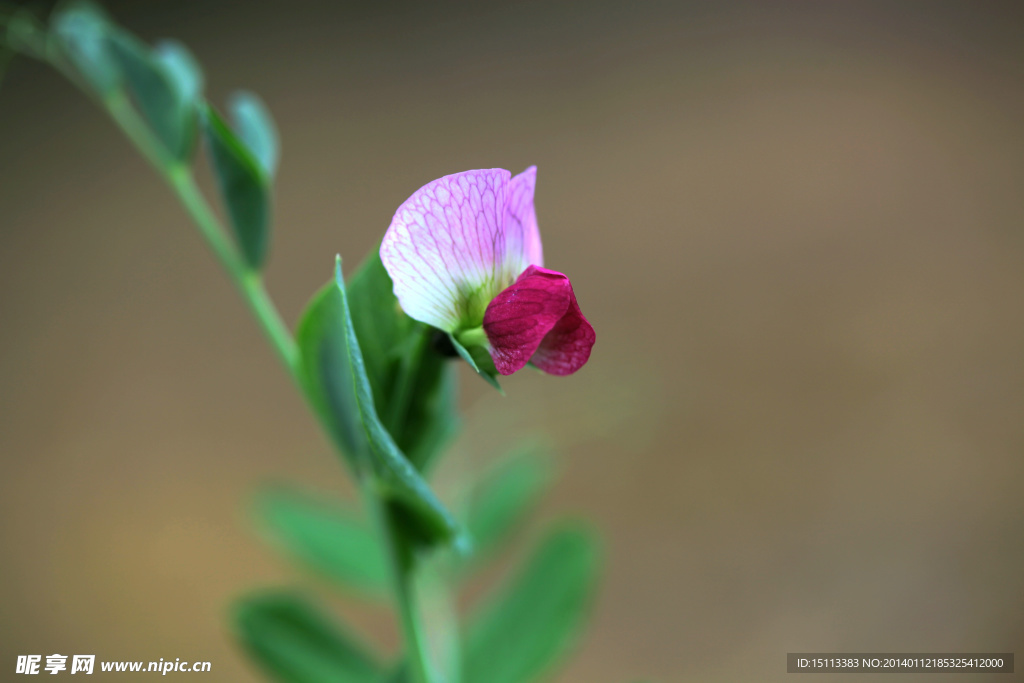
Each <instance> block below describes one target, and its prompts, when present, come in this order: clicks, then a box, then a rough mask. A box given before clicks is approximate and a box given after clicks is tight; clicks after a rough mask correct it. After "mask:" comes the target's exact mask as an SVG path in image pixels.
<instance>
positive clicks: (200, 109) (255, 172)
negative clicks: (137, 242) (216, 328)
mask: <svg viewBox="0 0 1024 683" xmlns="http://www.w3.org/2000/svg"><path fill="white" fill-rule="evenodd" d="M52 33H53V36H54V37H55V39H56V42H57V45H58V46H59V47H60V49H61V54H62V56H63V58H65V59H66V60H68V61H69V62H70V63H71V64H72V65H74V67H75V69H76V70H77V71H78V73H79V74H80V75H81V76H82V78H83V79H84V80H85V82H86V83H87V84H88V85H89V86H90V87H91V88H92V89H93V90H94V91H95V92H96V94H97V95H98V96H99V97H100V99H102V100H104V102H106V103H107V104H108V106H110V105H111V103H112V102H115V101H116V100H117V97H118V95H119V94H120V93H121V92H122V90H126V91H127V92H128V93H129V94H130V95H131V99H132V101H133V102H134V103H135V105H136V107H137V108H138V111H139V113H140V114H141V116H142V118H143V120H144V121H145V122H146V125H147V127H148V128H149V130H150V131H151V132H152V133H153V136H154V138H155V139H156V141H157V142H158V143H159V147H160V149H159V151H158V154H159V156H160V158H161V161H162V162H163V163H164V164H165V166H166V168H165V171H166V170H168V169H169V168H171V167H173V166H174V165H176V164H180V163H187V162H188V161H189V160H190V159H191V157H192V153H193V150H194V148H195V140H196V133H197V130H198V128H199V124H200V123H201V124H202V127H203V130H204V131H205V136H206V139H207V142H208V145H209V147H210V156H211V160H212V162H213V168H214V174H215V176H216V178H217V184H218V186H219V189H220V192H221V195H222V197H223V199H224V203H225V205H226V207H227V211H228V215H229V217H230V219H231V227H232V231H233V233H234V236H235V239H236V241H237V243H238V245H239V249H240V251H241V253H242V256H243V258H244V260H245V263H246V265H247V266H248V267H249V268H250V269H252V270H259V269H260V268H261V267H262V266H263V265H264V263H265V261H266V255H267V251H268V247H269V242H270V238H269V235H270V213H271V209H270V195H271V191H270V190H271V185H272V180H273V176H274V173H275V171H276V167H277V159H278V154H279V152H278V142H277V133H276V130H275V128H274V123H273V120H272V119H271V117H270V114H269V113H268V112H267V110H266V108H265V107H264V106H263V104H262V102H261V101H260V100H259V98H257V97H256V96H255V95H252V94H250V93H244V92H243V93H236V94H235V95H234V96H233V97H232V98H231V99H230V101H229V104H228V108H229V110H230V112H231V116H232V119H233V120H234V129H232V128H231V127H229V126H228V125H227V124H226V123H225V122H224V120H223V119H222V118H221V117H220V116H219V115H218V114H217V112H216V111H215V110H214V109H213V107H211V106H210V105H208V104H207V103H206V102H205V101H204V99H203V74H202V70H201V69H200V67H199V64H198V63H197V62H196V60H195V58H194V57H193V56H192V54H191V53H190V52H189V51H188V49H187V48H186V47H185V46H184V45H182V44H181V43H179V42H177V41H170V40H167V41H162V42H160V43H158V44H157V45H156V47H154V48H153V49H152V50H150V49H149V48H148V47H147V46H146V45H145V44H144V43H142V42H141V41H140V40H138V39H137V38H136V37H135V36H133V35H131V34H130V33H128V32H127V31H124V30H123V29H121V28H119V27H118V26H116V25H114V24H113V23H112V22H110V21H109V20H108V19H107V18H106V16H105V15H104V14H103V13H102V12H101V11H100V10H99V9H97V8H96V7H94V6H93V5H91V4H89V3H84V2H80V3H73V4H71V5H69V6H68V7H66V8H64V9H62V10H60V11H58V12H57V13H55V15H54V19H53V30H52Z"/></svg>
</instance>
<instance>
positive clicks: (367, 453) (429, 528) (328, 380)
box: [297, 257, 460, 547]
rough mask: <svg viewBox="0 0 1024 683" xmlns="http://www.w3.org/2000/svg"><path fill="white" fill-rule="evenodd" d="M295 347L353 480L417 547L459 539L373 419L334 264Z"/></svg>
mask: <svg viewBox="0 0 1024 683" xmlns="http://www.w3.org/2000/svg"><path fill="white" fill-rule="evenodd" d="M297 341H298V345H299V351H300V354H301V357H302V379H303V382H304V385H305V390H306V393H307V395H308V396H309V397H310V399H311V401H312V403H313V405H314V407H315V408H316V410H317V413H318V414H319V415H320V418H321V420H322V421H323V423H324V425H325V427H326V428H327V429H328V431H329V432H330V434H331V435H332V437H333V438H334V440H335V442H336V444H337V445H338V447H339V449H340V450H341V451H342V453H344V454H345V456H346V457H347V459H348V461H349V463H350V464H351V466H352V468H353V470H354V471H355V472H356V474H357V476H358V477H359V478H360V479H366V478H369V480H370V481H369V482H368V483H369V484H371V485H373V486H375V487H377V489H378V493H379V494H380V495H381V496H383V497H384V498H385V499H386V500H388V501H389V502H390V503H392V504H393V505H395V506H397V510H398V511H399V512H400V514H401V517H402V519H404V520H406V521H407V525H406V526H407V532H408V534H409V536H410V540H412V541H414V542H415V543H416V544H418V545H423V546H428V547H429V546H432V545H436V544H442V545H444V544H448V543H452V542H455V541H456V540H458V539H460V534H459V528H458V525H457V524H456V522H455V520H454V519H453V518H452V516H451V514H450V513H449V512H448V511H447V510H446V509H445V508H444V506H443V505H442V504H441V502H440V501H439V500H438V499H437V497H436V496H435V495H434V492H433V491H432V490H431V489H430V486H429V485H428V484H427V482H426V480H424V479H423V476H422V475H421V474H420V473H419V472H418V471H417V470H416V468H415V467H414V466H413V465H412V463H411V462H409V460H408V459H407V458H406V456H405V454H403V453H402V451H401V449H400V448H399V447H398V444H397V443H396V442H395V439H394V438H393V437H392V435H391V434H390V432H388V430H387V429H386V428H385V426H384V424H383V423H382V422H381V419H380V417H379V415H378V413H377V407H376V405H375V403H374V399H373V389H372V388H371V386H370V379H369V375H368V373H367V366H366V362H365V360H364V357H363V352H362V349H361V348H360V344H359V340H358V338H357V336H356V332H355V328H354V326H353V323H352V313H351V309H350V305H349V299H348V295H347V292H346V288H345V281H344V279H343V276H342V271H341V258H340V257H339V258H338V260H337V263H336V265H335V274H334V279H333V281H332V282H329V283H328V284H327V285H326V286H325V287H324V288H323V289H321V290H320V292H319V293H318V294H317V295H316V296H315V297H314V298H313V301H312V302H311V303H310V305H309V306H308V308H307V309H306V312H305V314H304V315H303V318H302V321H301V322H300V323H299V327H298V333H297Z"/></svg>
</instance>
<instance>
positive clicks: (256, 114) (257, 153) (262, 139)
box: [228, 91, 280, 178]
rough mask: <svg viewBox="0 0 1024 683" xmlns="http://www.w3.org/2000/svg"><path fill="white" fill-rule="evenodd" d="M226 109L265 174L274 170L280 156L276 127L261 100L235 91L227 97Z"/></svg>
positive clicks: (272, 173) (275, 170)
mask: <svg viewBox="0 0 1024 683" xmlns="http://www.w3.org/2000/svg"><path fill="white" fill-rule="evenodd" d="M228 111H229V112H231V120H232V121H233V122H234V124H235V130H236V131H237V132H238V137H239V138H241V139H242V142H243V143H245V146H246V148H247V149H248V150H249V151H250V152H251V153H252V155H253V156H254V157H256V160H257V161H258V162H259V164H260V167H261V168H262V169H263V171H264V173H266V174H267V176H268V177H270V178H273V177H274V174H275V173H276V172H277V160H278V157H279V156H280V148H279V146H278V139H277V128H276V127H275V126H274V119H273V118H272V117H271V116H270V112H269V111H268V110H267V107H266V106H265V105H264V104H263V100H261V99H260V98H259V97H257V96H256V95H254V94H253V93H251V92H244V91H242V92H236V93H235V94H234V95H232V96H231V98H230V99H228Z"/></svg>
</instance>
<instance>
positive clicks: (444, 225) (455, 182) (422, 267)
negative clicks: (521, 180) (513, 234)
mask: <svg viewBox="0 0 1024 683" xmlns="http://www.w3.org/2000/svg"><path fill="white" fill-rule="evenodd" d="M510 177H511V174H510V173H509V172H508V171H506V170H504V169H500V168H495V169H489V170H481V171H465V172H463V173H456V174H454V175H449V176H445V177H443V178H439V179H437V180H435V181H433V182H431V183H427V184H426V185H424V186H423V187H421V188H420V189H419V190H417V191H416V192H414V193H413V195H412V196H411V197H409V198H408V199H407V200H405V202H404V203H403V204H402V205H401V206H400V207H398V211H397V212H395V217H394V219H392V221H391V227H389V228H388V231H387V233H386V234H385V235H384V240H383V242H381V246H380V258H381V261H382V262H383V263H384V267H385V268H386V269H387V271H388V275H390V276H391V280H392V281H393V282H394V285H395V296H396V297H398V301H399V303H400V304H401V306H402V309H403V310H404V311H405V312H406V313H407V314H408V315H409V316H410V317H412V318H415V319H416V320H419V321H421V322H425V323H427V324H429V325H433V326H434V327H437V328H439V329H442V330H446V331H448V332H452V331H454V330H456V329H457V328H458V327H459V326H460V324H463V323H465V322H466V319H467V317H470V318H471V317H472V316H474V315H479V314H481V313H482V309H483V306H484V305H486V302H487V301H489V300H490V298H491V297H492V296H493V295H494V294H496V293H497V292H499V291H501V289H503V288H504V287H505V286H506V284H505V283H503V282H501V280H502V279H503V275H504V274H503V272H502V270H503V267H504V262H505V257H506V254H505V251H506V248H505V233H504V223H505V209H506V205H507V190H508V183H509V179H510ZM474 306H476V307H479V308H480V309H481V310H480V311H474V310H471V309H472V308H473V307H474ZM477 324H479V323H477Z"/></svg>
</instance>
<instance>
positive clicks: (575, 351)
mask: <svg viewBox="0 0 1024 683" xmlns="http://www.w3.org/2000/svg"><path fill="white" fill-rule="evenodd" d="M566 281H568V280H566ZM596 339H597V335H596V334H595V333H594V328H593V326H592V325H591V324H590V322H589V321H588V320H587V319H586V318H585V317H584V316H583V311H581V310H580V306H579V304H578V303H576V294H575V293H574V292H573V291H572V285H571V284H570V285H569V310H567V311H566V312H565V315H563V316H562V318H561V319H560V320H559V321H558V323H557V324H556V325H555V326H554V327H553V328H552V329H551V331H550V332H548V333H547V334H546V335H545V336H544V339H543V340H542V341H541V343H540V346H539V347H538V348H537V352H536V353H535V354H533V357H532V358H531V359H530V360H532V361H533V364H534V365H536V366H537V367H538V368H540V369H541V370H543V371H544V372H546V373H548V374H550V375H563V376H564V375H571V374H572V373H574V372H576V371H577V370H579V369H580V368H582V367H583V366H584V365H586V363H587V361H588V360H589V359H590V350H591V349H592V348H593V347H594V341H595V340H596Z"/></svg>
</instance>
